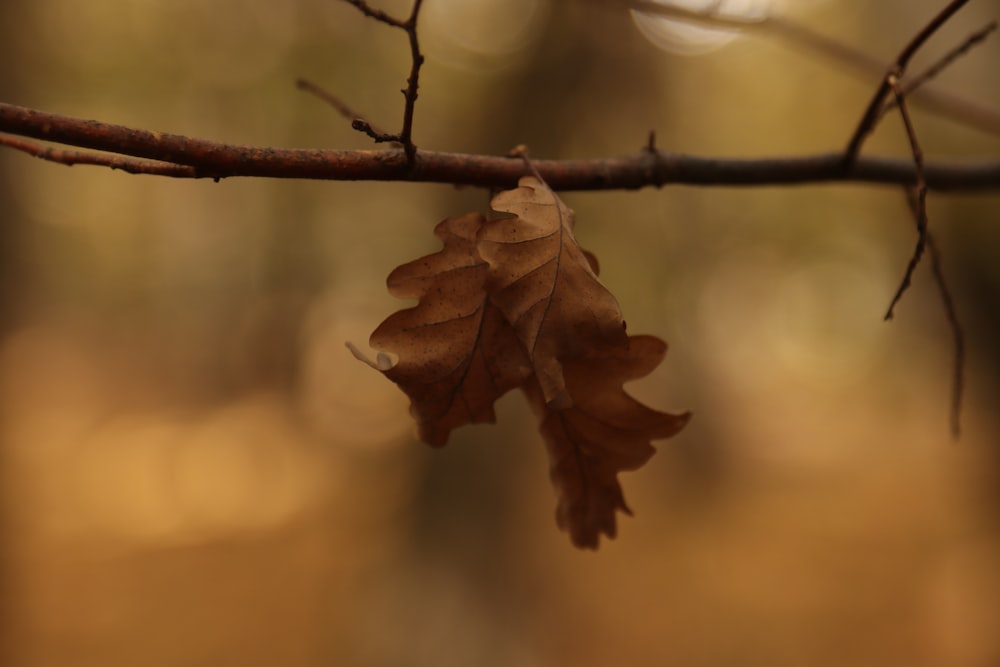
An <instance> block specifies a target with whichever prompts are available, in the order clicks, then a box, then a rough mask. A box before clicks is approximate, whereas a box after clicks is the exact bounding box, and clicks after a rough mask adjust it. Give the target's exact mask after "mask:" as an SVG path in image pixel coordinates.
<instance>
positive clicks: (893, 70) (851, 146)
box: [844, 0, 969, 165]
mask: <svg viewBox="0 0 1000 667" xmlns="http://www.w3.org/2000/svg"><path fill="white" fill-rule="evenodd" d="M968 1H969V0H952V1H951V2H949V3H948V5H947V6H946V7H945V8H944V9H942V10H941V11H940V12H939V13H938V14H937V16H935V17H934V18H933V19H931V21H930V22H929V23H928V24H927V25H926V26H924V28H923V29H922V30H921V31H920V32H918V33H917V34H916V35H915V36H914V37H913V39H911V40H910V42H909V44H907V45H906V46H905V47H903V50H902V51H900V52H899V55H898V56H896V62H895V63H894V64H893V66H892V67H890V68H889V71H888V72H887V73H886V75H885V76H884V77H883V78H882V82H881V83H880V84H879V87H878V90H876V91H875V95H874V96H872V99H871V102H869V103H868V107H867V108H866V109H865V113H864V115H863V116H862V117H861V122H860V123H858V127H857V129H856V130H854V134H853V135H851V140H850V141H849V142H848V143H847V148H846V149H845V150H844V164H845V165H847V164H850V163H851V162H853V161H854V160H856V159H857V157H858V153H859V152H860V151H861V144H862V143H864V140H865V137H867V136H868V135H869V134H870V133H871V131H872V130H873V129H875V125H876V123H878V119H879V118H880V117H881V112H882V105H883V104H884V103H885V98H886V96H887V95H888V94H889V93H890V92H891V91H892V84H891V83H890V80H894V81H896V82H897V83H898V81H899V79H901V78H902V77H903V74H904V73H905V72H906V66H907V65H908V64H909V62H910V59H911V58H912V57H913V56H914V54H915V53H916V52H917V51H918V50H920V47H922V46H923V45H924V43H925V42H927V40H928V39H930V37H931V35H933V34H934V33H935V32H937V30H938V28H940V27H941V26H942V25H944V24H945V22H946V21H947V20H948V19H950V18H951V17H952V15H953V14H954V13H955V12H957V11H958V10H959V9H961V8H962V7H963V6H964V5H965V4H966V3H967V2H968ZM897 99H899V96H897Z"/></svg>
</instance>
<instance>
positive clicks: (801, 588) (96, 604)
mask: <svg viewBox="0 0 1000 667" xmlns="http://www.w3.org/2000/svg"><path fill="white" fill-rule="evenodd" d="M426 4H427V6H426V8H425V11H424V14H423V16H422V19H421V20H422V23H421V36H422V38H423V43H424V46H425V49H426V52H427V55H428V64H427V66H426V67H425V69H424V73H423V76H422V80H421V83H422V87H421V97H420V99H419V101H418V105H417V117H416V123H415V134H414V138H415V141H416V143H417V144H418V146H422V147H426V148H434V149H441V150H456V151H465V152H487V153H503V152H505V151H506V150H508V149H509V148H511V147H512V146H514V145H516V144H520V143H524V144H527V145H528V146H529V147H530V148H531V151H532V154H533V155H535V156H538V157H545V158H549V157H552V158H557V157H559V158H570V157H593V156H603V155H619V154H624V153H630V152H632V151H634V150H636V149H637V148H639V147H640V146H641V145H642V144H643V142H644V141H645V138H646V134H647V133H648V131H649V130H651V129H655V130H656V132H657V136H658V144H659V146H661V147H663V148H666V149H671V150H678V151H685V152H691V153H697V154H703V155H731V156H751V155H779V154H804V153H809V152H821V151H827V150H834V149H838V148H840V147H842V146H843V145H844V143H845V142H846V140H847V138H848V136H849V135H850V133H851V131H852V130H853V128H854V126H855V125H856V123H857V120H858V118H859V117H860V114H861V112H862V110H863V108H864V105H865V104H866V103H867V101H868V99H869V98H870V95H871V93H872V91H873V90H874V87H875V85H876V83H877V81H876V78H875V77H873V78H872V79H871V80H864V79H859V78H858V77H856V76H854V75H851V74H849V73H848V71H847V70H845V69H844V68H843V67H840V66H837V65H836V64H831V63H829V62H825V61H820V60H816V59H813V58H810V57H807V56H805V55H803V54H802V53H800V52H796V51H792V50H789V49H788V48H787V47H785V46H784V45H782V44H781V43H779V42H777V41H775V40H773V39H767V38H760V37H753V38H745V39H740V40H737V41H734V42H732V43H730V44H729V45H728V46H725V47H724V48H721V49H719V50H717V51H714V52H711V53H708V54H704V55H699V56H681V55H676V54H671V53H667V52H664V51H662V50H659V49H657V48H656V47H654V46H653V45H651V44H650V43H649V42H648V41H647V40H646V39H644V38H643V36H642V35H641V33H640V32H639V31H638V30H637V29H636V27H635V25H634V24H633V22H632V21H631V19H630V18H629V16H628V14H627V13H613V12H609V11H606V10H603V9H600V8H597V7H595V6H593V5H591V4H587V3H579V2H559V1H558V0H550V1H546V0H504V1H502V2H501V1H499V0H496V1H487V0H483V1H482V2H464V1H461V0H427V3H426ZM787 4H788V7H786V11H787V12H788V14H789V15H791V16H793V17H795V18H797V19H799V20H801V21H803V22H805V23H807V24H809V25H811V26H816V27H818V28H820V29H821V30H822V31H823V32H824V33H826V34H829V35H833V36H836V37H838V38H839V39H842V40H843V41H845V42H848V43H850V44H854V45H863V46H864V47H865V49H866V50H867V51H869V52H870V53H872V54H873V55H876V56H879V57H882V58H884V59H885V60H886V62H889V61H890V60H891V59H892V57H894V55H895V54H896V53H897V51H898V50H899V48H900V47H901V46H902V45H903V44H904V43H905V42H906V41H907V40H908V39H909V38H910V36H912V34H913V32H914V31H916V30H917V29H918V28H919V27H920V26H921V25H922V23H923V22H924V21H925V20H926V19H927V18H928V17H929V16H931V15H932V14H933V13H934V12H935V11H936V10H937V9H938V8H939V5H940V3H939V2H929V1H924V0H920V1H916V0H895V1H892V2H890V1H888V0H886V1H884V2H878V3H872V2H857V1H852V0H826V1H820V0H815V1H810V2H795V3H787ZM381 6H384V7H386V8H387V9H390V10H396V11H397V13H400V14H402V13H404V12H405V11H406V9H407V7H408V3H402V2H386V3H384V4H382V5H381ZM998 13H1000V3H998V2H974V3H971V4H970V6H969V7H968V8H967V9H965V10H963V11H962V12H960V13H959V14H958V15H957V16H956V17H955V19H954V20H953V21H952V22H950V23H949V24H948V25H947V26H945V28H944V29H943V30H942V32H941V34H940V35H938V36H937V37H935V39H934V41H933V42H932V44H931V45H930V46H929V47H928V48H927V50H926V51H925V52H924V53H922V54H921V56H920V58H918V63H917V64H916V65H915V67H914V69H915V70H919V69H920V67H919V63H920V62H922V63H924V64H926V63H929V62H932V61H933V59H934V56H935V55H939V54H940V53H942V52H943V51H945V50H946V49H947V48H949V47H951V46H953V45H955V44H957V43H958V42H960V41H961V39H962V38H963V37H964V36H965V35H966V34H968V33H969V32H971V31H972V30H974V29H976V28H979V27H980V26H981V25H982V24H983V23H985V22H986V21H988V20H990V19H992V18H995V17H996V16H997V15H998ZM0 62H3V63H5V65H4V66H3V67H2V68H0V99H3V100H5V101H10V102H14V103H19V104H24V105H26V106H33V107H36V108H41V109H45V110H49V111H55V112H59V113H66V114H70V115H76V116H82V117H90V118H98V119H102V120H106V121H109V122H115V123H122V124H126V125H133V126H138V127H146V128H150V129H158V130H165V131H172V132H177V133H181V134H188V135H192V136H200V137H205V138H212V139H217V140H221V141H229V142H236V143H251V144H260V145H276V146H301V147H338V148H351V147H367V146H368V145H369V142H368V139H367V138H366V137H364V136H362V135H360V134H358V133H356V132H354V131H352V130H351V128H350V126H349V123H348V122H346V121H345V120H343V119H341V118H339V117H338V116H336V115H335V114H334V112H333V111H331V110H330V109H329V108H327V107H326V106H324V105H323V104H322V103H321V102H319V101H318V100H316V99H314V98H311V97H309V96H307V95H304V94H302V93H299V92H297V91H296V90H295V89H294V86H293V82H294V80H295V78H296V77H299V76H305V77H308V78H311V79H313V80H316V81H318V82H320V83H321V84H322V85H324V86H326V87H328V88H330V89H333V90H335V91H336V92H337V93H338V94H339V95H341V96H342V97H343V98H344V99H345V100H347V101H349V102H350V103H351V104H352V105H354V106H355V107H356V108H358V109H360V110H363V111H364V112H365V113H366V114H367V115H368V116H369V117H370V118H371V119H373V120H375V121H376V122H378V123H380V124H381V125H383V126H387V127H389V128H395V127H396V125H397V124H398V120H399V117H400V111H401V103H402V98H401V96H400V94H399V92H398V91H399V88H400V87H401V86H402V85H403V79H404V78H405V75H406V72H407V70H408V67H409V62H408V51H407V46H406V43H405V39H403V38H402V36H401V35H400V34H399V33H398V32H396V31H392V30H389V29H387V28H385V27H384V26H380V25H377V24H376V23H374V22H372V21H370V20H365V19H364V18H362V17H361V16H360V14H359V13H358V12H357V11H356V10H354V9H353V8H351V7H350V6H347V5H345V4H343V3H339V2H335V1H333V0H295V1H289V2H264V1H263V0H216V1H215V2H211V3H206V2H202V1H199V0H171V2H155V1H152V0H88V1H87V2H77V1H75V0H35V1H34V2H31V3H27V2H22V3H3V4H2V5H0ZM997 62H1000V42H997V41H996V40H994V41H991V42H989V43H987V44H986V45H984V46H982V47H980V48H979V49H978V50H976V51H975V52H973V53H972V54H970V55H969V56H967V57H966V58H965V59H963V60H962V61H961V62H960V63H958V64H956V65H955V66H953V67H952V68H951V69H950V70H949V71H948V72H947V73H946V74H945V75H943V76H942V78H941V84H942V85H945V84H946V85H947V86H948V87H949V88H950V89H952V90H954V91H956V92H960V93H961V94H962V95H964V96H966V97H972V98H975V99H978V100H980V101H982V102H985V103H990V104H993V105H997V106H1000V87H998V86H997V85H996V83H997V82H996V63H997ZM915 122H916V123H917V130H918V132H919V133H920V137H921V140H922V143H923V146H924V149H925V151H926V152H927V153H928V155H929V156H933V157H955V158H972V157H976V156H982V157H987V156H994V157H995V156H996V155H998V154H1000V138H998V137H997V136H990V135H988V134H984V133H982V132H979V131H976V130H972V129H969V128H964V127H962V126H960V125H957V124H955V123H954V122H951V121H947V120H943V119H940V118H936V117H934V116H932V115H929V114H927V113H924V112H920V111H916V113H915ZM865 150H866V152H872V153H875V152H878V153H883V154H894V155H899V156H906V155H908V151H909V148H908V145H907V143H906V139H905V136H904V134H903V132H902V129H901V125H900V123H899V119H898V118H896V117H889V118H888V119H887V120H886V121H885V122H884V123H883V125H882V126H881V128H880V130H879V131H878V133H877V135H876V136H875V137H873V138H872V140H871V141H870V142H869V143H868V144H867V145H866V149H865ZM564 199H565V200H566V202H567V203H568V204H569V205H570V206H572V207H573V208H574V209H575V210H576V211H577V215H578V228H577V229H578V236H579V238H580V239H581V242H582V243H583V244H584V245H585V246H586V247H588V248H590V249H592V250H593V251H595V253H596V254H597V255H598V256H599V257H600V260H601V266H602V277H603V279H604V281H605V282H606V283H607V285H608V286H609V287H610V288H611V290H612V291H613V292H614V293H615V294H616V295H617V297H618V299H619V301H620V302H621V305H622V309H623V311H624V313H625V316H626V318H627V320H628V323H629V329H630V331H633V332H636V333H651V334H654V335H658V336H661V337H663V338H665V339H666V340H667V341H668V342H669V343H670V346H671V351H670V353H669V354H668V357H667V360H666V362H665V363H664V365H663V366H662V367H661V368H660V369H659V370H657V372H656V373H654V374H653V375H652V376H651V377H650V378H647V379H645V380H643V381H642V382H639V383H636V384H635V386H633V387H632V391H633V392H634V393H636V394H637V395H639V396H641V397H642V399H643V400H644V401H646V402H648V403H650V404H652V405H654V406H657V407H660V408H662V409H667V410H673V411H679V410H682V409H691V410H693V411H694V414H695V416H694V420H693V421H692V422H691V424H690V425H689V426H688V428H687V429H686V430H685V431H684V432H683V433H682V434H681V435H680V436H678V437H676V438H674V439H673V440H670V441H666V442H662V443H659V446H658V449H659V453H658V454H657V455H656V456H655V457H654V458H653V460H652V461H651V462H650V463H649V464H648V465H647V466H646V467H645V468H644V469H642V470H641V471H639V472H636V473H629V474H626V475H624V476H623V485H624V488H625V492H626V497H627V499H628V500H629V502H630V504H631V505H632V507H633V509H634V510H635V511H636V516H635V518H633V519H628V518H626V519H623V520H622V521H621V526H620V535H619V538H618V539H617V540H615V541H613V542H607V543H604V544H603V545H602V547H601V550H600V551H599V552H597V553H596V554H591V553H583V552H578V551H576V550H575V549H573V548H572V547H571V546H570V545H569V542H568V539H567V537H566V535H565V534H562V533H559V532H558V531H557V530H556V528H555V525H554V521H553V516H552V514H553V509H554V502H555V500H554V496H553V493H552V490H551V488H550V485H549V482H548V478H547V474H546V465H547V464H546V459H545V455H544V452H543V449H542V445H541V441H540V437H539V436H538V435H537V433H536V432H535V430H534V425H533V423H534V422H533V420H532V419H531V418H529V417H528V415H527V410H526V408H525V406H524V404H523V400H522V399H521V398H520V396H517V397H513V398H509V399H505V400H504V401H502V403H501V404H500V406H499V418H500V425H499V426H496V427H488V426H482V427H473V428H465V429H463V430H461V431H460V432H458V433H456V434H455V436H454V437H453V438H452V441H451V442H450V443H449V444H448V446H447V447H446V448H445V449H443V450H439V451H433V450H431V449H429V448H427V447H426V446H424V445H421V444H419V443H417V442H415V441H414V439H413V427H412V425H411V423H410V421H409V417H408V415H407V404H406V399H405V397H403V396H402V394H401V393H400V392H399V391H398V390H397V389H396V387H395V386H393V385H392V384H390V383H389V382H387V381H386V380H385V379H384V378H383V377H382V376H381V375H379V374H378V373H375V372H373V371H372V370H371V369H369V368H368V367H366V366H363V365H362V364H360V363H358V362H357V361H356V360H355V359H354V358H353V357H352V356H351V355H350V353H349V352H348V351H347V350H346V349H345V348H344V346H343V342H344V341H345V340H351V341H354V342H356V343H364V342H365V341H366V340H367V336H368V334H369V333H370V331H371V330H372V328H374V326H375V325H376V324H378V322H380V321H381V319H382V318H383V317H384V316H385V315H386V314H388V313H389V312H391V311H392V310H395V309H396V308H398V307H399V306H400V305H401V304H400V303H399V302H397V301H396V300H394V299H392V298H391V297H390V296H388V294H386V292H385V287H384V279H385V276H386V274H387V273H388V272H389V270H391V269H392V268H393V267H394V266H396V265H398V264H400V263H402V262H404V261H407V260H409V259H411V258H412V257H415V256H417V255H419V254H421V253H425V252H431V251H433V250H434V249H435V248H436V247H437V242H436V240H435V239H434V238H433V236H432V235H431V229H432V227H433V225H434V223H436V222H437V221H438V220H440V219H441V218H443V217H445V216H448V215H454V214H458V213H461V212H464V211H467V210H477V209H479V210H482V209H484V208H485V206H486V202H487V195H486V193H484V192H482V191H479V190H475V189H455V188H452V187H449V186H444V185H415V184H404V183H319V182H294V181H293V182H279V181H267V180H252V179H232V180H227V181H223V182H221V183H218V184H215V183H212V182H210V181H197V182H191V181H172V180H170V179H166V178H157V177H135V176H128V175H124V174H122V173H119V172H111V171H108V170H105V169H99V168H86V167H75V168H71V169H68V168H65V167H62V166H58V165H53V164H46V163H43V162H40V161H37V160H32V159H30V158H28V157H26V156H24V155H21V154H16V153H13V152H0V217H2V222H3V224H2V225H0V279H2V280H0V289H2V291H0V297H2V301H0V418H2V421H0V482H2V487H0V494H2V495H0V499H2V504H0V512H2V514H0V663H2V664H4V665H12V666H18V667H35V666H38V667H41V666H60V667H62V666H73V667H76V666H90V665H93V666H98V665H100V666H101V667H112V666H116V665H121V666H125V665H149V666H156V665H164V666H167V665H181V664H183V665H205V666H209V665H211V666H213V667H217V666H218V665H228V664H239V665H244V666H252V665H278V664H280V665H302V666H312V665H330V664H352V665H373V666H375V665H414V666H417V665H435V666H440V667H446V666H448V665H483V666H485V665H507V664H520V665H595V666H596V665H608V664H632V665H653V664H683V665H742V666H750V665H762V666H763V665H767V666H775V665H804V664H808V665H842V664H850V665H852V666H854V667H857V666H860V665H898V664H908V665H913V666H916V667H920V666H928V667H930V666H934V665H942V664H948V665H969V666H977V665H984V666H985V665H992V664H997V662H998V661H1000V633H997V631H996V628H997V618H998V617H1000V457H998V453H1000V450H998V448H997V439H998V437H997V436H998V432H1000V430H998V429H1000V423H998V420H997V411H996V406H997V396H998V392H1000V387H998V385H997V370H998V367H997V364H998V357H997V354H996V352H997V346H996V341H997V340H998V337H1000V315H998V308H997V306H998V298H997V294H998V290H1000V261H998V255H997V248H998V241H1000V224H998V223H1000V220H998V215H997V211H998V210H1000V209H998V204H1000V198H998V196H997V195H996V194H989V195H986V194H978V195H958V194H954V195H952V194H941V193H931V196H930V199H929V207H930V208H929V214H930V220H931V225H932V228H933V229H934V231H935V234H936V235H937V237H938V240H939V244H940V246H941V247H942V250H943V253H944V259H945V262H946V264H945V270H946V272H947V274H948V276H949V278H950V280H951V282H952V286H953V289H954V290H955V292H956V298H957V301H958V306H959V309H960V312H961V314H962V316H963V318H964V321H965V324H966V327H967V333H968V337H969V350H968V355H969V367H968V389H967V399H966V409H965V417H964V428H965V436H964V437H963V439H962V441H961V442H959V443H952V442H950V441H949V437H948V382H949V373H950V364H951V348H950V344H951V343H950V337H949V332H948V330H947V327H946V324H945V321H944V318H943V316H942V314H941V306H940V304H939V302H938V300H937V296H936V293H935V291H934V288H933V285H932V283H931V281H930V279H929V277H928V274H929V272H928V271H927V267H922V268H921V270H920V271H919V272H918V278H917V280H916V283H915V286H914V289H913V290H912V291H911V292H910V293H909V294H908V295H907V296H906V297H905V299H904V301H903V303H902V305H901V306H900V307H899V308H898V309H897V316H896V319H895V321H894V322H892V323H891V324H885V323H883V322H882V321H881V315H882V313H883V312H884V309H885V307H886V305H887V304H888V299H889V298H890V296H891V294H892V292H893V290H894V289H895V287H896V283H897V281H898V279H899V277H900V275H901V271H902V269H903V267H904V266H905V262H906V260H907V258H908V256H909V253H910V251H911V249H912V244H913V241H914V232H913V225H912V221H911V219H910V217H909V213H908V211H907V208H906V204H905V200H904V198H903V196H902V193H901V192H899V191H898V190H897V189H891V188H877V187H861V186H843V185H837V186H809V187H798V188H757V189H746V190H739V189H709V188H671V187H668V188H665V189H663V190H661V191H656V190H645V191H641V192H634V193H630V192H611V193H592V194H581V193H569V194H567V195H565V197H564Z"/></svg>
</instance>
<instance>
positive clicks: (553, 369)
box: [479, 176, 628, 408]
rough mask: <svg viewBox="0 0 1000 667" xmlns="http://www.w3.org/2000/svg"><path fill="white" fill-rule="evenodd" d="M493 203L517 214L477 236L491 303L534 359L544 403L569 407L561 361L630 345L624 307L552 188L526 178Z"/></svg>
mask: <svg viewBox="0 0 1000 667" xmlns="http://www.w3.org/2000/svg"><path fill="white" fill-rule="evenodd" d="M491 204H492V207H493V209H494V210H495V211H498V212H501V213H509V214H511V215H512V216H513V217H503V218H497V219H494V220H491V221H489V222H487V223H486V224H485V225H483V227H482V231H481V232H480V234H479V254H480V256H481V257H482V258H483V259H484V260H486V262H488V263H489V274H488V289H489V292H490V296H491V299H492V301H493V303H495V304H496V306H497V307H498V308H499V309H500V310H501V311H502V312H503V314H504V317H505V318H506V319H507V321H508V322H510V324H511V325H512V326H513V327H514V330H515V331H516V332H517V336H518V338H519V339H520V341H521V344H522V345H523V346H524V349H525V351H526V352H527V353H528V356H529V357H530V358H531V362H532V366H533V368H534V371H535V376H536V378H537V380H538V384H539V386H540V387H541V389H542V394H543V395H544V397H545V401H546V403H549V404H551V405H552V406H553V407H555V408H566V407H569V405H570V396H569V393H568V392H567V391H566V383H565V378H564V377H563V376H564V373H563V367H562V363H561V360H563V359H569V358H574V357H580V356H585V355H588V354H592V353H593V351H594V350H601V349H607V348H621V349H624V348H626V347H627V345H628V337H627V335H626V334H625V322H624V321H623V319H622V314H621V310H620V309H619V307H618V302H617V301H616V300H615V297H614V296H613V295H612V294H611V292H609V291H608V289H607V288H606V287H604V285H603V284H601V281H600V280H599V279H598V278H597V274H596V273H595V267H596V260H593V256H590V255H589V253H586V252H585V251H584V250H583V249H582V248H580V246H579V244H578V243H577V242H576V238H575V237H574V236H573V222H574V216H573V211H572V210H571V209H570V208H569V207H567V206H566V205H565V204H564V203H563V202H562V200H561V199H559V197H557V196H556V194H555V193H554V192H553V191H552V190H550V189H549V187H548V186H547V185H545V184H544V183H542V182H541V181H539V180H538V179H537V178H535V177H534V176H525V177H523V178H521V180H520V181H519V182H518V187H517V188H516V189H514V190H507V191H505V192H501V193H500V194H498V195H497V196H496V197H494V198H493V201H492V203H491ZM592 262H593V264H592Z"/></svg>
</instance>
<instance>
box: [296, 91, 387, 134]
mask: <svg viewBox="0 0 1000 667" xmlns="http://www.w3.org/2000/svg"><path fill="white" fill-rule="evenodd" d="M295 87H296V88H298V89H299V90H302V91H305V92H307V93H310V94H312V95H315V96H316V97H318V98H319V99H321V100H323V101H324V102H326V103H327V104H329V105H330V106H331V107H333V109H334V111H336V112H337V113H339V114H340V115H341V116H343V117H344V118H346V119H347V120H349V121H351V124H352V126H353V123H354V121H358V120H360V121H364V123H365V124H366V125H367V126H368V127H369V128H370V129H371V130H372V131H373V132H375V133H376V134H379V135H385V134H388V132H384V131H383V130H382V129H381V128H379V127H378V126H377V125H375V124H374V123H372V122H371V121H370V120H368V119H367V118H365V117H364V115H363V114H360V113H358V112H357V111H355V110H354V109H353V108H351V107H350V106H348V105H347V103H346V102H344V101H343V100H342V99H340V98H339V97H337V96H336V95H334V94H333V93H331V92H330V91H328V90H326V89H325V88H323V87H321V86H320V85H319V84H317V83H314V82H312V81H309V80H308V79H296V80H295ZM355 129H357V128H355Z"/></svg>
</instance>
